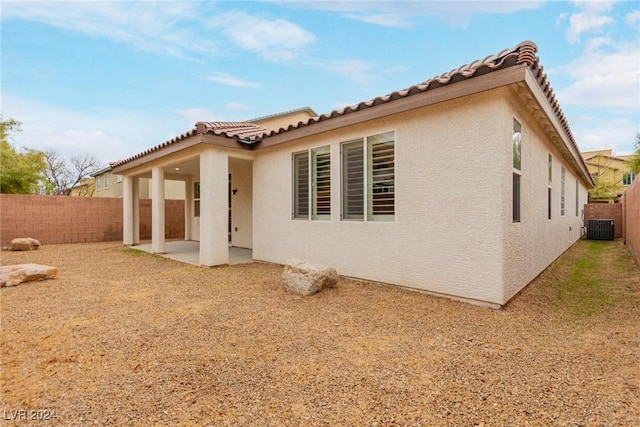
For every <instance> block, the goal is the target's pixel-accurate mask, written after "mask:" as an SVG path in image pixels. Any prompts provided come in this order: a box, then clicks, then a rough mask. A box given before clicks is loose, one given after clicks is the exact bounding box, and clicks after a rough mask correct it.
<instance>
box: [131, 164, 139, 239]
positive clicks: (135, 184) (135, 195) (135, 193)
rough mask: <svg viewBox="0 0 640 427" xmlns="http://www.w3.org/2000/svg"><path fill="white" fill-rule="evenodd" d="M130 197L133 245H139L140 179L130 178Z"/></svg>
mask: <svg viewBox="0 0 640 427" xmlns="http://www.w3.org/2000/svg"><path fill="white" fill-rule="evenodd" d="M131 195H132V200H133V210H132V211H131V212H132V214H133V244H134V245H139V244H140V178H138V177H135V176H134V177H132V178H131Z"/></svg>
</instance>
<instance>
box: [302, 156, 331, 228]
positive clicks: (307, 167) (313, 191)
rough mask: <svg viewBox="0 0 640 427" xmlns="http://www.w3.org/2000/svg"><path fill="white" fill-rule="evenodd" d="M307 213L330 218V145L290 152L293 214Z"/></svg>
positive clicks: (316, 216)
mask: <svg viewBox="0 0 640 427" xmlns="http://www.w3.org/2000/svg"><path fill="white" fill-rule="evenodd" d="M309 214H311V215H309ZM309 217H311V219H320V220H327V219H331V150H330V148H329V146H326V147H319V148H314V149H311V150H309V151H303V152H300V153H294V154H293V218H294V219H309Z"/></svg>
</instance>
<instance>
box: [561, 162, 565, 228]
mask: <svg viewBox="0 0 640 427" xmlns="http://www.w3.org/2000/svg"><path fill="white" fill-rule="evenodd" d="M564 196H565V170H564V166H562V167H561V168H560V216H564V212H565V209H564V204H565V203H564V202H565V197H564Z"/></svg>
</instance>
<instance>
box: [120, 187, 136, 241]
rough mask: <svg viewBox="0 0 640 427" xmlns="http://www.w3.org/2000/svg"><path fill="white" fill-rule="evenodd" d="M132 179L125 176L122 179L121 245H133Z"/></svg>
mask: <svg viewBox="0 0 640 427" xmlns="http://www.w3.org/2000/svg"><path fill="white" fill-rule="evenodd" d="M133 205H134V203H133V177H131V176H128V175H125V176H124V177H123V178H122V243H123V244H124V245H128V246H131V245H133V244H134V232H133V222H134V218H133V217H134V212H133Z"/></svg>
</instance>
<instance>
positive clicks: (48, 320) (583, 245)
mask: <svg viewBox="0 0 640 427" xmlns="http://www.w3.org/2000/svg"><path fill="white" fill-rule="evenodd" d="M0 256H1V257H2V259H1V263H2V265H9V264H18V263H26V262H36V263H41V264H48V265H54V266H57V267H58V268H59V269H60V273H59V274H58V276H57V278H55V279H53V280H48V281H42V282H34V283H28V284H22V285H20V286H17V287H12V288H3V289H1V294H0V296H1V298H2V299H1V311H0V314H1V324H0V326H1V334H0V342H1V358H2V359H1V368H2V371H1V380H2V382H1V390H2V399H1V406H2V408H1V410H2V414H0V416H2V417H3V418H2V421H3V423H4V425H39V426H41V425H90V424H91V425H127V426H130V425H215V426H218V425H251V426H253V425H257V426H260V425H270V426H277V425H283V426H299V425H305V426H307V425H331V426H334V425H359V426H360V425H371V426H375V425H379V426H383V425H409V426H414V425H415V426H420V425H422V426H438V425H451V426H462V425H465V426H473V425H486V426H496V425H519V426H525V425H532V426H534V425H535V426H539V425H554V426H562V425H567V426H590V425H598V426H630V425H638V423H639V421H638V420H640V271H639V270H638V268H637V266H636V265H635V264H634V263H633V260H632V259H631V257H630V256H629V255H628V252H627V250H626V248H625V247H624V246H623V245H622V243H621V242H620V241H616V242H601V243H597V245H594V244H593V242H587V241H580V242H579V243H578V244H577V245H575V246H574V247H573V248H572V249H570V250H569V251H568V252H567V253H566V254H565V255H563V257H562V258H561V259H560V260H559V261H557V262H556V263H554V264H553V265H552V266H551V267H550V268H549V269H548V270H547V271H546V272H545V273H544V274H543V275H541V276H540V277H539V278H538V279H536V280H535V281H534V282H533V283H532V284H531V285H530V286H529V287H527V288H526V289H525V290H524V291H523V292H522V293H521V294H520V295H519V296H518V297H517V298H516V299H514V300H513V301H512V302H511V303H510V304H509V305H507V307H506V308H505V309H503V310H497V311H494V310H490V309H486V308H480V307H476V306H472V305H469V304H464V303H460V302H455V301H452V300H449V299H445V298H437V297H433V296H430V295H426V294H423V293H418V292H411V291H407V290H403V289H400V288H397V287H392V286H387V285H381V284H371V283H364V282H358V281H355V280H347V279H341V281H340V282H339V284H338V286H337V287H336V288H334V289H330V290H326V291H324V292H322V293H320V294H316V295H314V296H311V297H301V296H297V295H293V294H289V293H286V292H285V291H284V290H283V288H282V286H281V284H280V276H281V273H282V267H281V266H276V265H271V264H261V263H254V264H245V265H237V266H230V267H218V268H212V269H202V268H198V267H194V266H187V265H184V264H180V263H178V262H175V261H170V260H166V259H164V258H160V257H156V256H152V255H147V254H140V253H138V252H137V251H132V250H129V249H125V248H123V247H122V246H121V245H120V244H117V243H101V244H86V245H83V244H72V245H49V246H43V247H42V248H41V249H40V250H38V251H34V252H2V253H1V254H0ZM584 268H586V269H589V268H591V269H592V270H590V271H593V270H594V269H595V270H596V271H598V272H599V273H598V274H596V275H595V276H594V275H593V274H590V275H589V277H588V278H587V277H586V276H585V277H582V276H581V274H582V272H583V270H584ZM479 274H481V272H479ZM571 280H572V281H571ZM581 281H583V282H584V286H583V285H582V282H581ZM576 283H578V285H576ZM52 415H54V416H55V418H51V416H52ZM38 418H40V419H41V418H49V420H39V419H38Z"/></svg>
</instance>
